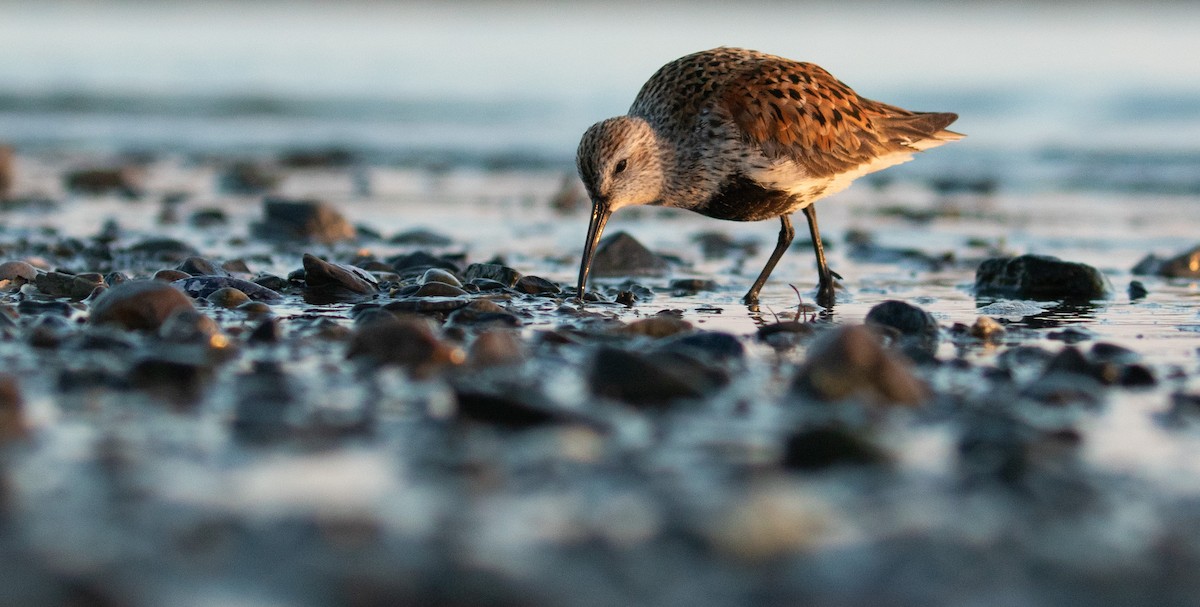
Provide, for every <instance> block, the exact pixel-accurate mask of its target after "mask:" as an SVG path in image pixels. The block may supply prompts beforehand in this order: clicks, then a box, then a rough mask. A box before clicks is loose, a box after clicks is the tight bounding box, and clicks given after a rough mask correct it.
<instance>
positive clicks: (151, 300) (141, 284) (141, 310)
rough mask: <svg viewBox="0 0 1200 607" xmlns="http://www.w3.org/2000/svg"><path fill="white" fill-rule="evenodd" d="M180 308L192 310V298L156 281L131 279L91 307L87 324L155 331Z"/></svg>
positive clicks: (113, 289) (106, 293)
mask: <svg viewBox="0 0 1200 607" xmlns="http://www.w3.org/2000/svg"><path fill="white" fill-rule="evenodd" d="M181 309H182V310H190V309H194V308H193V307H192V300H191V298H189V297H188V296H187V295H186V294H185V293H184V292H183V291H181V290H179V289H177V288H175V287H173V286H171V285H169V284H167V283H164V282H160V281H156V280H131V281H129V282H127V283H124V284H120V285H117V286H115V287H113V288H111V289H109V290H108V291H106V292H105V293H104V294H103V295H101V296H100V298H99V299H97V300H96V302H95V303H94V304H92V310H91V316H90V317H89V318H88V322H89V323H91V324H93V325H102V324H116V325H120V326H122V327H124V328H126V329H132V330H138V331H154V330H157V329H158V328H159V327H160V326H161V325H162V324H163V321H165V320H166V319H167V317H168V316H170V315H171V313H172V312H175V311H176V310H181Z"/></svg>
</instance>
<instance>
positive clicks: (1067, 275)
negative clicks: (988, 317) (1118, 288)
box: [975, 255, 1111, 301]
mask: <svg viewBox="0 0 1200 607" xmlns="http://www.w3.org/2000/svg"><path fill="white" fill-rule="evenodd" d="M1110 290H1111V289H1110V288H1109V286H1108V281H1107V279H1105V278H1104V275H1103V274H1101V273H1100V272H1099V271H1098V270H1096V269H1095V268H1093V267H1091V266H1089V265H1085V264H1082V263H1073V262H1067V261H1062V260H1060V259H1058V258H1057V257H1050V256H1048V255H1022V256H1020V257H1011V258H993V259H987V260H984V261H983V263H981V264H979V268H978V269H977V270H976V271H975V294H976V296H998V297H1015V298H1021V299H1032V300H1035V301H1048V300H1049V301H1052V300H1065V301H1091V300H1094V299H1104V298H1106V297H1108V295H1109V292H1110Z"/></svg>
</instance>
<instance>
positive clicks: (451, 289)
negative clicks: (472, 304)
mask: <svg viewBox="0 0 1200 607" xmlns="http://www.w3.org/2000/svg"><path fill="white" fill-rule="evenodd" d="M466 294H467V292H466V291H464V290H462V289H460V288H459V287H455V286H453V285H449V284H446V283H444V282H427V283H425V284H423V285H421V287H420V288H419V289H417V290H416V292H415V293H413V296H414V297H464V296H466Z"/></svg>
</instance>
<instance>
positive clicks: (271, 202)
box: [253, 197, 355, 244]
mask: <svg viewBox="0 0 1200 607" xmlns="http://www.w3.org/2000/svg"><path fill="white" fill-rule="evenodd" d="M253 231H254V233H255V235H257V236H259V237H261V238H266V239H275V240H302V241H308V242H316V243H321V244H333V243H336V242H341V241H343V240H353V239H354V238H355V230H354V226H352V225H350V222H349V221H346V218H345V217H343V216H342V214H341V213H340V212H339V211H338V210H337V209H335V208H334V207H333V206H332V205H330V204H328V203H326V202H322V201H319V200H289V199H283V198H270V197H268V198H267V199H266V200H264V201H263V221H262V222H261V223H258V224H255V225H254V229H253Z"/></svg>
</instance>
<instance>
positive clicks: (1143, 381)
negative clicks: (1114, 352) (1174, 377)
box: [1117, 364, 1158, 388]
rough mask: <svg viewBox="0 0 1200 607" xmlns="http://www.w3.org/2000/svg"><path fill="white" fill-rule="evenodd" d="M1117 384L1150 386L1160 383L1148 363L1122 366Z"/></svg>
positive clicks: (1132, 386) (1129, 386)
mask: <svg viewBox="0 0 1200 607" xmlns="http://www.w3.org/2000/svg"><path fill="white" fill-rule="evenodd" d="M1117 385H1119V386H1121V387H1123V388H1149V387H1152V386H1155V385H1158V379H1157V378H1156V377H1155V376H1154V371H1152V370H1151V369H1150V368H1149V367H1147V366H1146V365H1142V364H1132V365H1125V366H1123V367H1121V375H1120V377H1118V378H1117Z"/></svg>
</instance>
